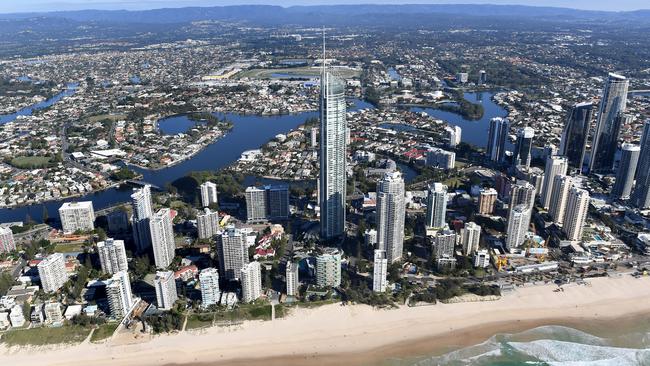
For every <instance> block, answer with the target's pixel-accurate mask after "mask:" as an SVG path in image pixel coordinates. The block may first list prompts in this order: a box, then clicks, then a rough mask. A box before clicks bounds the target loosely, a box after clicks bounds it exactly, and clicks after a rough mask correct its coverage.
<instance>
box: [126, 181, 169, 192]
mask: <svg viewBox="0 0 650 366" xmlns="http://www.w3.org/2000/svg"><path fill="white" fill-rule="evenodd" d="M126 183H127V184H131V185H134V186H140V187H144V186H151V189H155V190H157V191H162V188H160V187H158V186H157V185H155V184H151V183H148V182H145V181H142V180H137V179H129V180H127V181H126Z"/></svg>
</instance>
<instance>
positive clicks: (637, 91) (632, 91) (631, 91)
mask: <svg viewBox="0 0 650 366" xmlns="http://www.w3.org/2000/svg"><path fill="white" fill-rule="evenodd" d="M627 93H628V94H632V95H633V94H646V93H650V89H645V90H630V91H628V92H627Z"/></svg>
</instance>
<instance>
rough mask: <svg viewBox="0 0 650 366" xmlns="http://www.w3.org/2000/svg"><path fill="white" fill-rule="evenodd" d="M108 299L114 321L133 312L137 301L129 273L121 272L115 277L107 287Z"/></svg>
mask: <svg viewBox="0 0 650 366" xmlns="http://www.w3.org/2000/svg"><path fill="white" fill-rule="evenodd" d="M106 298H107V299H108V308H109V309H110V311H111V316H112V317H113V318H114V319H120V320H121V319H122V318H124V317H125V316H126V315H127V314H128V313H129V312H130V311H131V308H132V307H133V305H134V304H135V301H134V299H133V292H132V291H131V280H130V279H129V273H128V272H127V271H120V272H117V273H115V274H114V275H113V277H112V278H111V280H110V282H109V283H108V285H106Z"/></svg>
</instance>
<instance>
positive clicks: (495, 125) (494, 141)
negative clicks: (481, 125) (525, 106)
mask: <svg viewBox="0 0 650 366" xmlns="http://www.w3.org/2000/svg"><path fill="white" fill-rule="evenodd" d="M509 131H510V122H509V121H508V119H506V118H501V117H495V118H492V119H491V120H490V130H489V132H488V143H487V157H488V159H490V160H491V161H494V162H502V161H503V158H504V156H505V154H506V139H507V138H508V133H509Z"/></svg>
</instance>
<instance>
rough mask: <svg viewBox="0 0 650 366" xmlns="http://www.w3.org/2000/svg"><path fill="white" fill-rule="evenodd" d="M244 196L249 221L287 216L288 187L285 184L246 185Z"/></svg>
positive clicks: (256, 221)
mask: <svg viewBox="0 0 650 366" xmlns="http://www.w3.org/2000/svg"><path fill="white" fill-rule="evenodd" d="M245 196H246V218H247V221H248V222H249V223H260V222H266V221H274V220H287V219H288V218H289V188H288V187H287V186H283V185H275V186H272V185H269V186H264V187H261V188H258V187H248V188H246V192H245Z"/></svg>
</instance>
